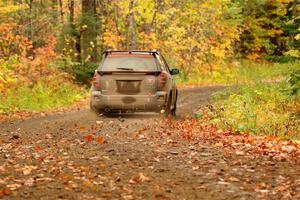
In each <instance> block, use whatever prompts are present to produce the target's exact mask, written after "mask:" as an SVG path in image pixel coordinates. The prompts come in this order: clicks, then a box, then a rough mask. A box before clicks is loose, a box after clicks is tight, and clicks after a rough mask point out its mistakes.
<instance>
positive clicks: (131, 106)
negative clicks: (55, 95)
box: [90, 50, 179, 115]
mask: <svg viewBox="0 0 300 200" xmlns="http://www.w3.org/2000/svg"><path fill="white" fill-rule="evenodd" d="M176 74H179V70H178V69H172V70H170V69H169V67H168V64H167V62H166V61H165V59H164V57H163V56H162V55H161V54H160V53H159V52H158V51H156V50H154V51H105V52H104V53H103V58H102V61H101V63H100V65H99V68H98V69H97V70H95V74H94V77H93V81H92V88H91V101H90V107H91V109H92V110H93V111H96V112H98V113H107V114H109V113H115V112H137V111H142V112H148V111H149V112H160V113H164V114H165V115H170V114H171V115H175V114H176V103H177V97H178V90H177V87H176V84H175V81H174V79H173V77H172V76H173V75H176Z"/></svg>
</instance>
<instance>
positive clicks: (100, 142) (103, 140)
mask: <svg viewBox="0 0 300 200" xmlns="http://www.w3.org/2000/svg"><path fill="white" fill-rule="evenodd" d="M96 142H97V143H98V144H102V143H104V142H105V139H104V137H103V136H98V137H97V139H96Z"/></svg>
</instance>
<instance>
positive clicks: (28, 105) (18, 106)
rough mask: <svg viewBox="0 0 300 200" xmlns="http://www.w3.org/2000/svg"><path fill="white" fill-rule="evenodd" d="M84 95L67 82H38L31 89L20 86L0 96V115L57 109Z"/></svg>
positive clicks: (82, 91) (26, 86) (80, 90)
mask: <svg viewBox="0 0 300 200" xmlns="http://www.w3.org/2000/svg"><path fill="white" fill-rule="evenodd" d="M85 93H86V91H84V90H83V89H81V88H80V87H78V86H77V85H75V84H73V83H71V82H69V81H57V80H52V81H50V82H49V81H45V80H40V81H39V82H38V83H37V84H35V85H34V86H33V87H32V86H29V85H21V86H19V87H16V88H14V89H10V90H8V91H7V92H6V93H5V94H0V99H1V102H0V113H1V112H2V113H3V112H4V113H8V112H17V111H44V110H48V109H53V108H58V107H62V106H66V105H70V104H72V103H73V102H75V101H77V100H79V99H81V98H83V97H84V96H85Z"/></svg>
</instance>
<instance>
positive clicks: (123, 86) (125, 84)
mask: <svg viewBox="0 0 300 200" xmlns="http://www.w3.org/2000/svg"><path fill="white" fill-rule="evenodd" d="M140 88H141V81H133V80H130V81H129V80H117V92H118V93H120V94H129V95H134V94H138V93H140Z"/></svg>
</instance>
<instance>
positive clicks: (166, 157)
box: [0, 87, 300, 200]
mask: <svg viewBox="0 0 300 200" xmlns="http://www.w3.org/2000/svg"><path fill="white" fill-rule="evenodd" d="M221 89H223V88H222V87H202V88H193V89H183V90H181V91H180V99H179V102H178V115H179V117H178V119H181V118H183V117H184V116H185V115H188V114H191V113H193V111H195V110H196V109H197V108H198V107H199V106H203V105H206V104H208V102H209V98H210V97H211V96H212V95H213V94H214V93H215V92H216V91H219V90H221ZM178 119H177V120H178ZM0 132H1V133H0V198H3V199H18V200H19V199H125V200H127V199H182V200H184V199H186V200H189V199H224V200H225V199H300V170H299V166H297V165H295V164H293V163H291V162H287V161H282V162H274V161H272V160H270V159H269V157H265V156H255V155H249V154H242V153H240V154H237V153H236V152H230V151H225V150H223V149H222V148H217V147H216V146H215V145H214V144H209V143H207V142H206V143H204V142H202V141H201V140H194V141H188V140H183V139H182V138H181V137H179V136H180V133H177V134H174V133H173V130H172V129H170V128H168V126H165V125H164V124H163V123H162V119H161V117H159V116H158V115H152V114H136V115H126V116H121V117H119V116H113V117H104V116H97V115H95V114H93V113H91V112H90V111H89V110H88V108H86V109H82V110H80V111H73V112H68V113H64V114H56V115H51V116H46V117H41V118H34V119H29V120H25V121H15V122H2V123H1V124H0Z"/></svg>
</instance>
